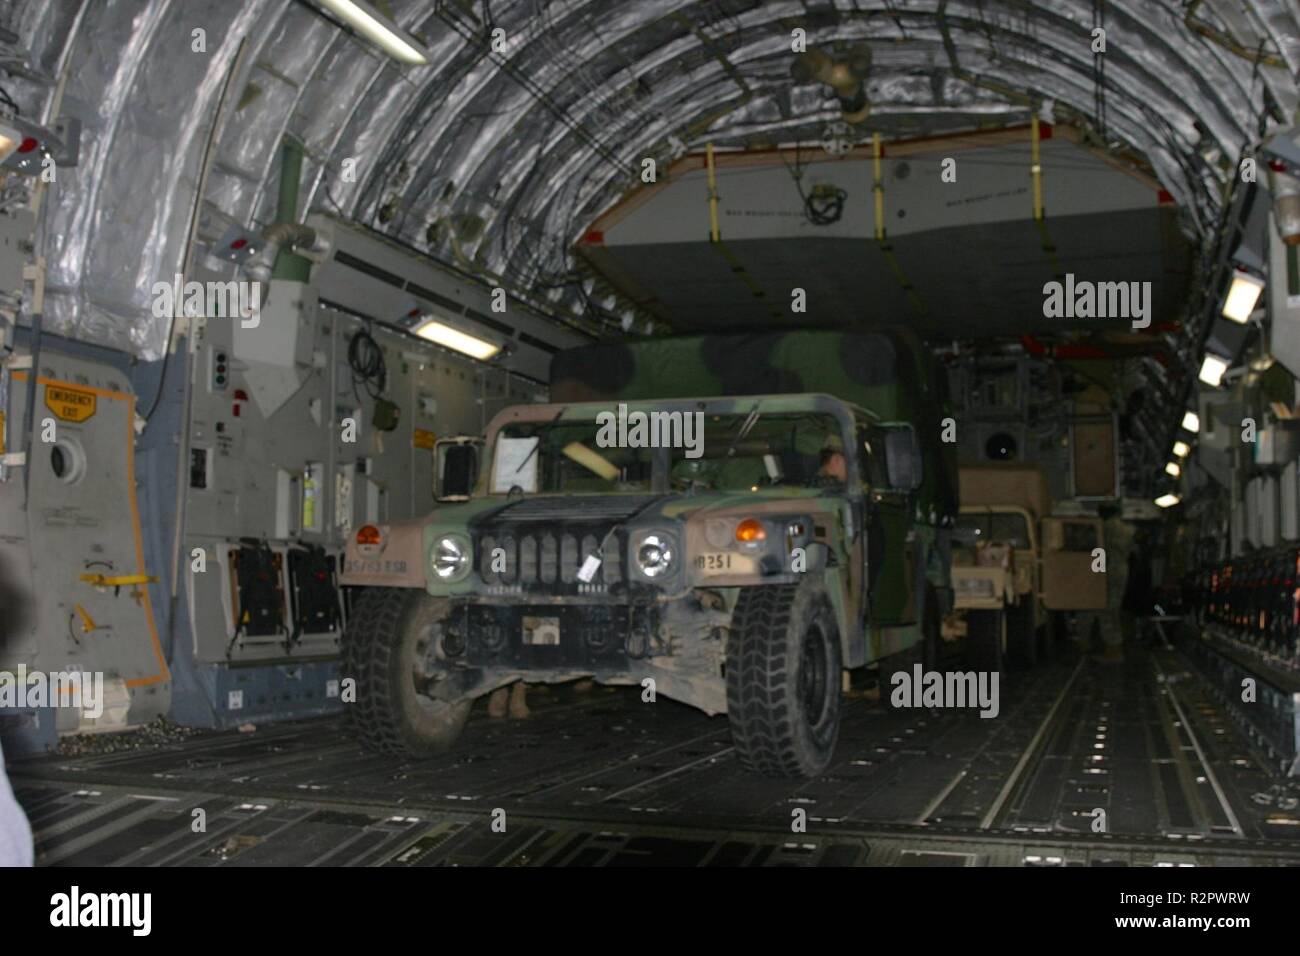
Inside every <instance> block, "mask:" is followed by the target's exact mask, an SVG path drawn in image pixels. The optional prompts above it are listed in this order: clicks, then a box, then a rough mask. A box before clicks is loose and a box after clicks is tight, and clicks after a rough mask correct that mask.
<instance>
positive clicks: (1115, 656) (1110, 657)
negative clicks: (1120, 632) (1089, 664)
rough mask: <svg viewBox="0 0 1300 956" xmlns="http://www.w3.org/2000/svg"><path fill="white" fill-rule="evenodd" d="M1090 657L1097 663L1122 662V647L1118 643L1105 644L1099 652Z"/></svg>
mask: <svg viewBox="0 0 1300 956" xmlns="http://www.w3.org/2000/svg"><path fill="white" fill-rule="evenodd" d="M1092 659H1093V660H1094V661H1096V662H1097V663H1098V664H1122V663H1124V648H1123V646H1122V645H1120V644H1107V645H1105V646H1104V647H1103V648H1102V650H1101V653H1100V654H1093V655H1092Z"/></svg>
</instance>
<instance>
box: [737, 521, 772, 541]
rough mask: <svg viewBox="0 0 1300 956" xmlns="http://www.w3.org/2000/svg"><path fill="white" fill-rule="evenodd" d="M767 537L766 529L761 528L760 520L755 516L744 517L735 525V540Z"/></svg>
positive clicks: (756, 539)
mask: <svg viewBox="0 0 1300 956" xmlns="http://www.w3.org/2000/svg"><path fill="white" fill-rule="evenodd" d="M766 537H767V531H766V530H765V529H764V528H763V524H762V522H760V521H759V520H758V519H757V518H746V519H745V520H744V521H742V522H741V523H740V524H738V525H736V540H737V541H746V542H748V541H762V540H763V539H764V538H766Z"/></svg>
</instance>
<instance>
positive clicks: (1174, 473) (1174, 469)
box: [1165, 461, 1183, 478]
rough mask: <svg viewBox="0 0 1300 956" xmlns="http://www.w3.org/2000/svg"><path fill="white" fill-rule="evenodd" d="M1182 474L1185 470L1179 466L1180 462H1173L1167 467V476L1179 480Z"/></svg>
mask: <svg viewBox="0 0 1300 956" xmlns="http://www.w3.org/2000/svg"><path fill="white" fill-rule="evenodd" d="M1182 473H1183V469H1182V468H1180V467H1179V466H1178V462H1176V461H1171V462H1170V463H1169V464H1167V465H1165V474H1166V475H1169V476H1170V477H1171V478H1177V477H1178V476H1179V475H1181V474H1182Z"/></svg>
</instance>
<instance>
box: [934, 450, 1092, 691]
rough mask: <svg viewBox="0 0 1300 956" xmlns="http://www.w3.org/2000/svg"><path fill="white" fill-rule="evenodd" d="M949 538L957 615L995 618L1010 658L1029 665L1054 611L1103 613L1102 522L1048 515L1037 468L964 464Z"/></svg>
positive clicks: (1044, 640)
mask: <svg viewBox="0 0 1300 956" xmlns="http://www.w3.org/2000/svg"><path fill="white" fill-rule="evenodd" d="M959 474H960V480H961V489H962V503H961V511H960V514H959V516H958V518H957V524H956V527H955V529H954V532H953V552H952V554H953V569H952V577H953V585H954V589H955V592H956V611H957V614H959V615H960V614H962V613H963V612H964V613H967V614H970V613H971V612H990V611H992V612H995V613H996V614H998V615H999V617H1000V618H1001V621H1002V625H1003V627H1004V628H1005V646H1006V651H1007V656H1008V658H1010V659H1011V660H1013V661H1016V662H1019V663H1021V664H1024V665H1031V664H1033V663H1035V662H1036V661H1037V659H1038V652H1039V649H1040V648H1041V647H1045V646H1047V644H1048V642H1047V638H1048V637H1049V636H1050V634H1049V628H1048V627H1047V626H1046V625H1047V624H1048V622H1049V617H1050V615H1052V614H1053V613H1054V612H1066V611H1077V610H1100V609H1104V608H1105V607H1106V603H1107V602H1106V577H1105V575H1104V574H1095V573H1093V571H1092V564H1093V560H1094V559H1093V550H1094V549H1095V548H1100V547H1102V545H1103V528H1102V521H1101V519H1100V518H1097V517H1094V516H1091V515H1084V514H1080V515H1070V516H1055V517H1053V516H1051V514H1050V512H1051V510H1052V508H1051V504H1050V495H1049V493H1048V488H1047V477H1046V475H1045V474H1044V473H1043V471H1042V469H1041V468H1040V467H1038V466H1036V465H1031V464H1022V463H1011V464H987V463H986V464H981V465H978V466H967V465H962V466H961V468H960V471H959Z"/></svg>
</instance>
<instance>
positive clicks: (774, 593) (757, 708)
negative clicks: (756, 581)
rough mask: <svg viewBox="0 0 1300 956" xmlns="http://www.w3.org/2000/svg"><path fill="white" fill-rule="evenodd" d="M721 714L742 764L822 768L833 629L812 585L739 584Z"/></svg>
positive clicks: (829, 741)
mask: <svg viewBox="0 0 1300 956" xmlns="http://www.w3.org/2000/svg"><path fill="white" fill-rule="evenodd" d="M727 716H728V718H729V719H730V722H731V737H732V741H733V742H734V743H735V747H736V755H737V757H738V758H739V760H740V763H741V766H743V767H744V768H745V769H747V770H751V771H754V772H757V773H762V774H766V775H768V776H774V777H811V776H815V775H816V774H819V773H821V772H822V771H823V770H825V769H826V766H827V765H828V764H829V763H830V761H831V757H832V755H833V754H834V753H835V741H836V739H837V738H838V736H839V728H840V635H839V629H838V628H837V627H836V624H835V613H834V611H833V610H832V609H831V604H830V601H829V599H828V598H827V597H826V592H825V591H824V590H822V589H821V588H820V587H818V586H815V585H813V584H811V583H806V584H801V585H793V584H791V585H780V586H769V587H751V588H742V589H741V591H740V598H739V600H738V601H737V603H736V610H735V613H734V614H733V616H732V623H731V633H730V636H729V637H728V639H727Z"/></svg>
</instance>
